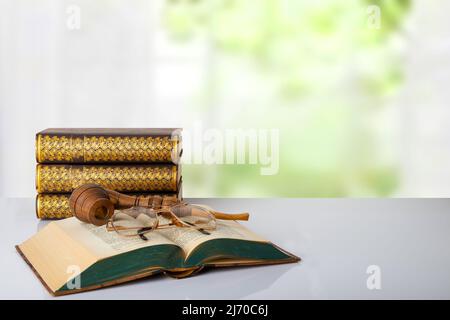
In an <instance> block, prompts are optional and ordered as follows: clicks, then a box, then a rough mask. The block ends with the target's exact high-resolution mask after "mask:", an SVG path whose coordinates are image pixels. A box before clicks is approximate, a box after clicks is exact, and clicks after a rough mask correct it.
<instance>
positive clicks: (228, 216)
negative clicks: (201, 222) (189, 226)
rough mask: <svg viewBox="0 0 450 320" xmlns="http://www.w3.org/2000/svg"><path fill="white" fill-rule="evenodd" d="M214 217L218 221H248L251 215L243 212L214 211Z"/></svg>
mask: <svg viewBox="0 0 450 320" xmlns="http://www.w3.org/2000/svg"><path fill="white" fill-rule="evenodd" d="M213 214H214V216H215V217H216V219H220V220H242V221H247V220H248V218H249V217H250V215H249V214H248V212H242V213H224V212H219V211H213Z"/></svg>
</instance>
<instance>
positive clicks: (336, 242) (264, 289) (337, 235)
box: [0, 198, 450, 299]
mask: <svg viewBox="0 0 450 320" xmlns="http://www.w3.org/2000/svg"><path fill="white" fill-rule="evenodd" d="M187 200H188V201H189V199H187ZM191 202H192V203H204V204H209V205H210V206H212V207H214V208H215V209H217V210H222V211H230V212H233V211H243V210H248V211H249V212H250V213H251V217H250V221H249V222H247V223H246V225H247V226H248V227H249V228H250V229H252V230H253V231H255V232H257V233H259V234H261V235H263V236H264V237H266V238H267V239H269V240H271V241H273V242H274V243H275V244H277V245H279V246H281V247H282V248H284V249H286V250H288V251H290V252H292V253H294V254H296V255H298V256H300V257H301V258H302V259H303V260H302V261H301V262H300V263H297V264H286V265H276V266H262V267H241V268H224V269H219V270H218V269H215V270H210V271H206V272H203V273H200V274H198V275H197V276H195V277H191V278H187V279H182V280H175V279H172V278H168V277H165V276H162V275H161V276H155V277H150V278H148V279H142V280H138V281H135V282H132V283H127V284H123V285H120V286H115V287H110V288H105V289H101V290H96V291H91V292H85V293H80V294H75V295H69V296H65V297H59V298H53V297H52V296H51V295H49V294H48V292H47V291H46V290H45V289H44V287H43V286H42V285H41V283H40V282H39V281H38V279H37V278H36V277H35V275H34V274H33V273H32V272H31V270H30V268H29V267H28V266H27V265H26V264H25V262H24V261H23V260H22V259H21V258H20V256H19V255H18V253H17V252H16V250H15V248H14V245H16V244H19V243H21V242H22V241H24V240H26V239H27V238H28V237H30V236H31V235H33V234H34V233H35V232H37V231H38V229H40V228H42V227H43V226H44V225H45V224H46V222H42V221H38V220H37V219H36V218H35V213H34V212H35V211H34V199H27V198H20V199H19V198H13V199H9V198H0V208H1V210H2V211H3V212H2V223H1V227H0V228H1V230H0V231H1V232H0V237H1V241H0V257H1V260H2V261H1V264H0V265H1V271H2V272H1V277H0V298H2V299H10V298H13V299H17V298H23V299H310V298H313V299H348V298H357V299H391V298H394V299H398V298H406V299H409V298H414V299H416V298H423V299H429V298H438V299H439V298H446V299H449V298H450V250H449V246H450V200H447V199H195V200H191ZM370 265H377V266H379V268H380V271H381V277H380V279H381V289H380V290H369V289H368V288H367V284H366V282H367V278H368V277H369V274H367V273H366V271H367V267H368V266H370Z"/></svg>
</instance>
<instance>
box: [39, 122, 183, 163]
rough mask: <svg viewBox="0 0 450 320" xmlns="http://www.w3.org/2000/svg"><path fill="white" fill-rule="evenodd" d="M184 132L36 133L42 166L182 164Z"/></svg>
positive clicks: (70, 130) (73, 130)
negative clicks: (52, 164) (75, 164)
mask: <svg viewBox="0 0 450 320" xmlns="http://www.w3.org/2000/svg"><path fill="white" fill-rule="evenodd" d="M181 150H182V148H181V129H172V128H151V129H150V128H149V129H143V128H142V129H138V128H134V129H130V128H116V129H107V128H102V129H82V128H58V129H46V130H44V131H41V132H38V133H37V134H36V160H37V162H38V163H149V162H151V163H156V162H160V163H170V162H171V163H178V161H179V158H180V156H181Z"/></svg>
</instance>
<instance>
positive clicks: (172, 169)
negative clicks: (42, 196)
mask: <svg viewBox="0 0 450 320" xmlns="http://www.w3.org/2000/svg"><path fill="white" fill-rule="evenodd" d="M179 181H180V170H179V168H178V166H176V165H171V164H158V165H157V164H150V165H48V164H38V165H37V166H36V190H37V192H38V193H70V192H72V191H73V190H74V189H75V188H77V187H79V186H81V185H83V184H85V183H96V184H99V185H101V186H103V187H104V188H107V189H112V190H116V191H119V192H151V191H157V192H177V191H178V187H179V186H178V185H179Z"/></svg>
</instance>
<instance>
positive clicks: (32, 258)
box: [19, 223, 97, 292]
mask: <svg viewBox="0 0 450 320" xmlns="http://www.w3.org/2000/svg"><path fill="white" fill-rule="evenodd" d="M19 248H20V250H21V251H22V253H23V254H24V255H25V256H26V258H27V259H28V261H29V262H30V263H31V265H32V266H33V268H34V269H35V270H36V272H37V273H38V274H39V275H40V276H41V278H42V279H43V280H44V282H45V283H46V284H47V286H48V287H49V288H50V289H51V290H52V291H53V292H55V291H57V290H58V289H59V288H61V287H62V286H63V285H64V284H65V283H66V282H67V281H69V280H70V279H71V278H73V277H75V276H77V275H78V274H79V272H78V273H74V272H73V271H74V270H79V271H80V272H82V271H83V270H85V269H86V268H88V267H89V266H90V265H92V264H93V263H95V262H96V261H97V257H96V256H95V255H93V254H92V253H91V252H89V251H88V250H87V249H86V248H84V247H83V246H80V245H79V244H78V243H77V242H75V241H73V239H72V238H70V236H68V235H67V234H66V233H65V232H64V231H63V230H62V229H61V228H59V227H58V225H57V224H56V223H50V224H49V225H48V226H46V227H45V228H44V229H42V230H41V231H39V232H38V233H37V234H36V235H35V236H33V237H31V238H30V239H29V240H27V241H25V242H24V243H22V244H21V245H19Z"/></svg>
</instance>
